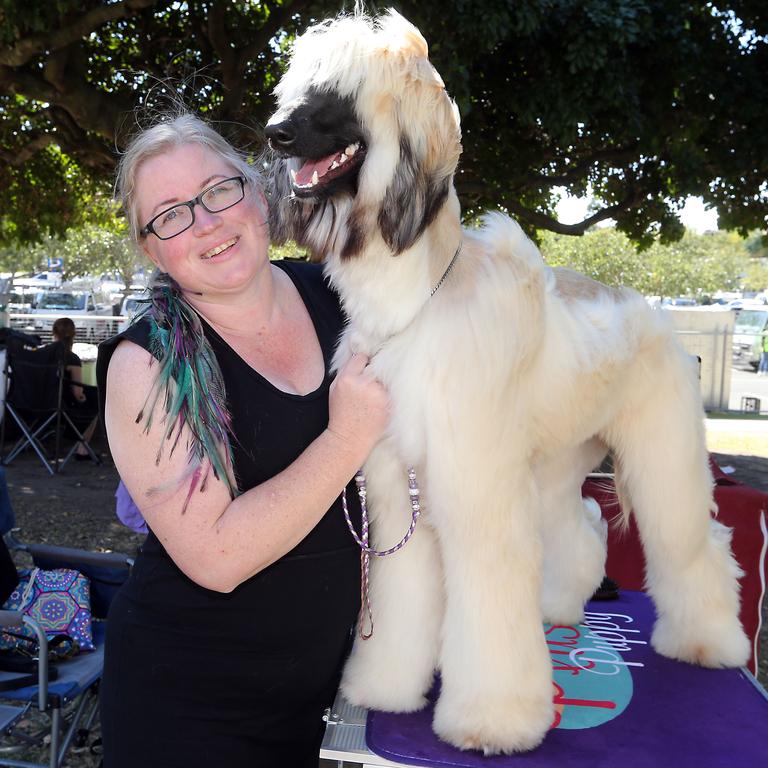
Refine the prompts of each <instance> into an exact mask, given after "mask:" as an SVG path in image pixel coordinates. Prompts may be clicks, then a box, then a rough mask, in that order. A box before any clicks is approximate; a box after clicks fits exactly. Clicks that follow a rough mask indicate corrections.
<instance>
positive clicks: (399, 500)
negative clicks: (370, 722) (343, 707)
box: [341, 442, 444, 712]
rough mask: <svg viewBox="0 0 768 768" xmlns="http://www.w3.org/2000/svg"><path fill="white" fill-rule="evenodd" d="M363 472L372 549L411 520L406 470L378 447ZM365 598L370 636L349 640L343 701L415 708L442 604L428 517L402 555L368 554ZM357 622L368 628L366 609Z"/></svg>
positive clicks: (396, 536) (429, 668)
mask: <svg viewBox="0 0 768 768" xmlns="http://www.w3.org/2000/svg"><path fill="white" fill-rule="evenodd" d="M365 472H366V478H367V487H368V496H367V499H368V507H369V510H370V513H371V521H372V528H371V531H372V545H373V546H374V547H375V548H377V549H380V550H381V549H387V548H389V547H392V546H394V545H395V544H397V542H398V541H400V539H401V538H402V537H403V535H404V534H405V532H406V531H407V530H408V526H409V524H410V521H411V505H410V497H409V494H408V475H407V471H406V467H405V466H404V465H403V464H402V462H401V461H400V460H399V459H398V458H397V456H396V455H395V453H394V451H393V450H392V447H391V445H390V444H388V443H387V442H382V443H380V444H379V445H378V446H377V447H376V449H375V450H374V451H373V453H372V454H371V456H370V457H369V459H368V461H367V462H366V464H365ZM425 513H427V514H428V509H425ZM370 601H371V611H372V614H373V635H372V636H371V637H370V638H369V639H367V640H363V639H362V638H360V637H359V636H358V637H357V638H356V639H355V645H354V648H353V650H352V654H351V656H350V658H349V661H348V662H347V665H346V667H345V669H344V674H343V677H342V683H341V687H342V691H343V693H344V695H345V696H346V697H347V699H348V700H349V701H351V702H353V703H354V704H358V705H362V706H365V707H368V708H370V709H380V710H385V711H389V712H411V711H414V710H417V709H421V708H422V707H423V706H424V704H425V703H426V699H425V694H426V693H427V691H428V690H429V688H430V686H431V685H432V681H433V677H434V671H435V666H436V663H437V653H438V635H439V631H440V624H441V621H442V617H443V603H444V596H443V574H442V567H441V563H440V553H439V551H438V548H437V543H436V541H435V534H434V531H433V530H432V529H431V528H430V527H429V524H428V522H427V520H425V519H421V520H420V521H419V523H418V525H417V526H416V530H415V532H414V534H413V536H412V538H411V539H410V540H409V541H408V543H407V544H406V545H405V546H404V547H403V548H402V549H401V550H399V551H397V552H395V553H393V554H391V555H388V556H386V557H383V558H379V557H371V587H370ZM361 619H362V621H363V624H364V626H367V624H368V616H367V612H366V611H365V606H364V607H363V613H362V614H361Z"/></svg>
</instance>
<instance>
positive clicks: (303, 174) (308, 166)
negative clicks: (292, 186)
mask: <svg viewBox="0 0 768 768" xmlns="http://www.w3.org/2000/svg"><path fill="white" fill-rule="evenodd" d="M338 155H339V153H338V152H336V153H334V154H333V155H328V157H322V158H320V159H319V160H307V162H306V163H304V165H302V166H301V168H299V170H298V171H297V172H296V183H297V184H298V185H299V186H303V185H304V184H309V182H310V181H312V175H313V174H314V173H315V171H317V175H318V177H320V176H324V175H325V174H326V173H328V169H329V168H330V167H331V163H332V162H333V161H334V160H335V159H336V158H337V157H338Z"/></svg>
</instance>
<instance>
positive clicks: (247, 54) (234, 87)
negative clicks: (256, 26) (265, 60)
mask: <svg viewBox="0 0 768 768" xmlns="http://www.w3.org/2000/svg"><path fill="white" fill-rule="evenodd" d="M309 2H310V0H293V1H292V2H287V3H285V4H284V5H282V6H280V7H278V8H275V7H274V6H273V5H272V4H271V3H268V4H267V5H268V7H269V10H270V13H269V16H268V17H267V19H266V21H265V22H264V25H263V26H262V27H261V29H260V30H259V31H258V32H257V33H256V34H255V35H254V36H253V37H252V38H251V40H250V42H249V43H248V45H246V46H244V47H243V48H240V50H239V51H238V52H237V62H236V64H235V69H234V73H235V75H236V76H234V77H232V78H231V79H230V80H229V82H227V79H226V77H225V80H224V105H223V107H224V109H223V112H224V114H229V115H231V114H234V113H236V112H237V111H238V110H239V108H240V106H241V105H242V102H243V95H244V93H245V90H246V87H247V84H246V78H245V77H244V76H243V73H244V72H245V69H246V67H247V66H248V63H249V62H251V61H253V60H254V59H255V58H256V57H257V56H258V55H259V54H260V53H261V52H262V51H263V50H264V49H265V48H266V47H267V46H268V45H269V41H270V40H271V39H272V38H273V37H274V36H275V35H276V34H277V33H278V32H279V31H280V30H281V29H282V28H283V27H284V26H285V25H286V23H287V22H288V21H289V20H290V18H291V17H292V16H293V15H295V14H296V13H298V12H299V11H300V10H301V9H302V8H304V7H305V6H306V5H308V4H309Z"/></svg>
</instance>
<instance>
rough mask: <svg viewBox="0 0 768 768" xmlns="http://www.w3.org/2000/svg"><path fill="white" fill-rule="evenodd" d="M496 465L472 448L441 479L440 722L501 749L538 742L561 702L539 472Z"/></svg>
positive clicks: (466, 743) (462, 737)
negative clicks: (548, 629)
mask: <svg viewBox="0 0 768 768" xmlns="http://www.w3.org/2000/svg"><path fill="white" fill-rule="evenodd" d="M487 464H488V462H487V461H486V457H485V456H483V457H478V456H474V457H470V456H466V457H464V461H463V462H462V461H459V463H458V466H459V467H461V468H463V471H459V472H450V473H441V474H442V477H441V479H440V481H439V482H437V483H435V484H434V487H435V494H434V497H433V506H434V509H435V510H438V509H439V523H438V524H439V536H440V538H439V540H440V545H441V551H442V555H443V562H444V567H445V574H446V595H447V603H446V614H445V620H444V626H443V645H442V650H441V654H440V667H441V672H442V691H441V694H440V698H439V701H438V704H437V707H436V710H435V719H434V729H435V731H436V732H437V734H438V735H439V736H440V737H441V738H443V739H445V740H446V741H448V742H450V743H451V744H454V745H455V746H457V747H459V748H460V749H479V750H482V751H483V752H485V753H486V754H495V753H510V752H519V751H525V750H529V749H533V747H535V746H536V745H538V744H539V743H540V742H541V740H542V739H543V738H544V735H545V734H546V732H547V730H548V729H549V727H550V726H551V724H552V722H553V718H554V710H553V703H552V694H553V688H552V667H551V662H550V658H549V655H548V653H547V647H546V643H545V638H544V633H543V628H542V619H541V610H540V601H539V595H540V584H541V545H540V542H539V536H538V527H537V524H536V520H535V515H536V503H537V499H536V494H535V490H534V488H533V483H532V476H531V472H530V469H529V468H528V467H527V464H524V462H523V461H522V460H521V461H520V463H519V466H518V467H514V468H512V467H510V466H509V465H507V466H506V467H503V468H502V467H498V466H497V467H494V468H493V471H489V469H488V467H487ZM430 480H431V481H432V478H430Z"/></svg>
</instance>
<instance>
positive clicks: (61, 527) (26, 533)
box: [6, 435, 768, 768]
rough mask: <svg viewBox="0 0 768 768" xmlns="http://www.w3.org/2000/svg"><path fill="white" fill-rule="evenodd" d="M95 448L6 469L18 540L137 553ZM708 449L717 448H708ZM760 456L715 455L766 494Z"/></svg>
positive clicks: (84, 756) (767, 632)
mask: <svg viewBox="0 0 768 768" xmlns="http://www.w3.org/2000/svg"><path fill="white" fill-rule="evenodd" d="M94 447H95V449H96V451H97V453H99V455H100V456H101V457H102V460H103V464H102V465H101V466H95V465H94V464H92V463H91V462H75V461H70V463H69V464H68V465H67V466H66V467H65V468H64V470H63V471H62V472H61V473H60V474H58V475H55V476H50V475H49V474H48V473H47V472H46V470H45V469H44V467H43V466H42V464H41V463H40V462H39V460H38V459H37V458H36V457H35V456H34V455H33V454H31V452H28V453H27V454H24V455H22V456H21V457H19V458H18V459H16V460H15V461H14V462H13V463H12V464H11V465H10V466H8V467H6V477H7V481H8V489H9V493H10V497H11V503H12V505H13V509H14V512H15V515H16V525H17V527H18V532H17V536H18V538H20V539H21V540H23V541H42V542H47V543H51V544H58V545H63V546H71V547H80V548H84V549H92V550H99V551H115V552H124V553H127V554H131V555H133V554H135V553H136V551H137V549H138V547H139V546H140V545H141V543H142V541H143V539H144V537H143V536H142V535H140V534H135V533H133V532H132V531H130V530H128V529H127V528H125V527H124V526H123V525H122V524H121V523H120V522H119V521H118V520H117V518H116V516H115V499H114V493H115V489H116V487H117V483H118V475H117V472H116V470H115V467H114V464H113V463H112V460H111V457H110V455H109V452H108V449H107V446H106V441H105V440H104V439H103V437H101V436H98V435H97V437H96V439H95V441H94ZM710 448H711V449H712V448H716V446H712V445H710ZM750 448H751V446H750ZM762 452H763V453H765V454H766V455H765V456H757V455H745V454H730V453H720V452H716V453H714V454H713V455H714V457H715V459H716V461H717V462H718V464H719V465H720V466H721V467H725V466H731V467H733V468H734V470H735V471H734V473H733V474H732V475H731V477H733V478H734V479H735V480H739V481H741V482H743V483H745V484H747V485H751V486H753V487H755V488H759V489H761V490H763V491H766V492H768V451H762ZM764 613H765V608H764ZM764 626H765V625H764ZM758 679H759V680H760V681H761V682H762V684H763V685H766V684H768V628H767V629H764V630H763V634H762V637H761V647H760V669H759V676H758ZM98 735H99V734H98V729H95V731H94V732H93V733H92V734H91V741H93V740H94V739H96V738H98ZM41 757H42V755H40V754H39V753H38V754H36V755H35V754H33V753H29V754H28V755H27V759H30V758H33V759H40V758H41ZM98 764H99V757H98V755H94V754H92V752H91V750H90V749H89V748H88V746H85V747H83V748H81V749H79V750H78V751H77V752H76V753H75V754H73V755H72V756H71V757H70V759H69V761H68V762H67V765H68V766H70V768H96V766H98Z"/></svg>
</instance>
